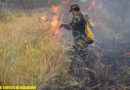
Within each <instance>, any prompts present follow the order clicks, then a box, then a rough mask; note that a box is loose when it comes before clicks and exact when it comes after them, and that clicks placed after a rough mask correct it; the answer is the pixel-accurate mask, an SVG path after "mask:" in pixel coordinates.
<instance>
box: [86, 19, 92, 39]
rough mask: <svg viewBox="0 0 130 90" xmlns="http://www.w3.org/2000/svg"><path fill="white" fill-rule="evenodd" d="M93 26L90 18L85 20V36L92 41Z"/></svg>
mask: <svg viewBox="0 0 130 90" xmlns="http://www.w3.org/2000/svg"><path fill="white" fill-rule="evenodd" d="M93 28H94V24H93V22H92V21H91V19H89V20H88V22H87V25H86V36H87V38H88V39H90V40H93V41H94V34H93V32H92V30H93Z"/></svg>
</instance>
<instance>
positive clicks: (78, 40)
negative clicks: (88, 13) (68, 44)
mask: <svg viewBox="0 0 130 90" xmlns="http://www.w3.org/2000/svg"><path fill="white" fill-rule="evenodd" d="M69 12H71V13H72V15H73V17H72V21H71V22H70V23H68V24H62V25H61V26H60V27H64V28H66V29H68V30H72V34H73V38H74V40H73V41H74V45H73V49H74V50H75V51H74V52H76V53H77V54H78V55H79V56H80V58H82V60H83V61H86V57H87V47H88V44H87V38H86V33H85V26H86V21H85V19H84V16H83V15H82V13H81V12H80V7H79V6H78V5H77V4H74V5H71V9H70V11H69Z"/></svg>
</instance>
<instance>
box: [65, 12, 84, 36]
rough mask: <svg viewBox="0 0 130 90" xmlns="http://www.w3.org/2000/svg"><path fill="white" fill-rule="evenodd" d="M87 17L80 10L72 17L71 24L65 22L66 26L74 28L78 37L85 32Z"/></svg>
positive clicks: (74, 34)
mask: <svg viewBox="0 0 130 90" xmlns="http://www.w3.org/2000/svg"><path fill="white" fill-rule="evenodd" d="M85 25H86V22H85V19H84V16H83V15H82V13H81V12H78V13H77V14H76V15H74V16H73V17H72V21H71V22H70V23H69V24H64V27H65V28H66V29H68V30H72V34H73V37H74V38H75V37H78V36H80V35H84V36H86V34H85Z"/></svg>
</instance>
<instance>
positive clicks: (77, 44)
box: [73, 35, 88, 61]
mask: <svg viewBox="0 0 130 90" xmlns="http://www.w3.org/2000/svg"><path fill="white" fill-rule="evenodd" d="M73 48H74V50H75V52H76V53H77V54H78V55H79V56H80V58H81V59H82V60H83V61H86V59H87V56H88V50H87V49H88V44H87V38H86V37H85V36H82V35H81V36H77V37H75V38H74V45H73Z"/></svg>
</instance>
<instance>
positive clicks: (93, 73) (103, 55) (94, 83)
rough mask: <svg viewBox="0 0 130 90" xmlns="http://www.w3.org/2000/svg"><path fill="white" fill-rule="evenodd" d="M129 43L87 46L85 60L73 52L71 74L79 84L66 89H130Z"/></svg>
mask: <svg viewBox="0 0 130 90" xmlns="http://www.w3.org/2000/svg"><path fill="white" fill-rule="evenodd" d="M129 45H130V44H121V43H118V44H109V43H106V45H105V44H104V45H99V46H101V47H103V48H94V47H91V46H90V47H89V50H88V51H89V52H88V53H89V55H88V59H87V62H84V61H82V60H81V58H80V57H79V56H78V55H77V54H76V53H73V56H74V58H72V57H71V60H72V64H71V68H70V69H72V70H71V74H72V75H73V76H74V77H77V81H78V82H79V85H77V86H75V87H71V88H67V90H70V89H71V90H113V89H114V90H130V87H129V86H130V53H129V52H130V47H129Z"/></svg>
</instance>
